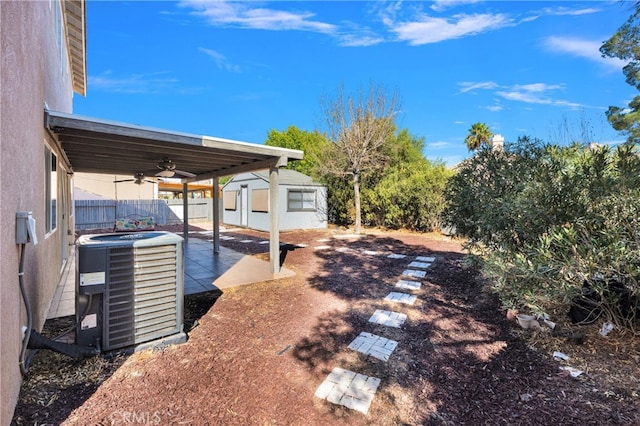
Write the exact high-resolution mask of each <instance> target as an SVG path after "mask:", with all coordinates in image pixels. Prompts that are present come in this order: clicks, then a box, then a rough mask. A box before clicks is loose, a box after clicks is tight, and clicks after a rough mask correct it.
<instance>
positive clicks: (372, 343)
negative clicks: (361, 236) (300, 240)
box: [315, 240, 436, 415]
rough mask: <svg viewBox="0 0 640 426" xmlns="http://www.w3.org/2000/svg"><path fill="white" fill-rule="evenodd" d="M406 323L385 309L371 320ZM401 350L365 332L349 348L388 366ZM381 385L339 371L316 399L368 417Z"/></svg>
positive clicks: (426, 260)
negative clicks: (395, 353) (390, 359)
mask: <svg viewBox="0 0 640 426" xmlns="http://www.w3.org/2000/svg"><path fill="white" fill-rule="evenodd" d="M318 241H321V240H318ZM324 241H328V240H324ZM329 248H331V247H330V246H317V247H315V249H316V250H326V249H329ZM336 251H339V252H347V251H350V249H348V248H338V249H336ZM362 253H363V254H369V255H377V254H378V252H376V251H370V250H363V251H362ZM387 257H388V258H391V259H404V258H406V255H404V254H401V253H391V254H389V255H388V256H387ZM435 260H436V259H435V257H433V256H418V257H416V259H415V260H414V261H412V262H411V263H409V265H408V267H409V268H420V269H426V268H429V267H430V266H431V264H432V263H433V262H435ZM402 275H405V276H408V277H413V278H424V277H425V275H426V271H424V270H417V269H405V270H404V271H403V272H402ZM395 286H396V287H397V288H401V289H405V290H409V291H411V290H420V289H421V287H422V283H420V282H418V281H410V280H402V279H401V280H398V282H397V283H396V285H395ZM417 297H418V296H416V295H414V294H407V293H400V292H393V291H392V292H390V293H389V294H388V295H387V296H386V297H385V298H384V301H386V302H398V303H402V304H407V305H413V304H414V303H415V301H416V299H417ZM406 320H407V315H406V314H404V313H401V312H393V311H386V310H382V309H377V310H376V311H375V312H374V313H373V315H372V316H371V318H369V322H370V323H373V324H379V325H384V326H387V327H393V328H401V327H402V325H403V324H404V322H405V321H406ZM397 346H398V342H397V341H395V340H391V339H387V338H386V337H383V336H378V335H375V334H371V333H368V332H366V331H363V332H361V333H360V334H359V335H358V337H356V338H355V339H354V340H353V341H352V342H351V343H350V344H349V346H348V348H349V349H351V350H353V351H356V352H360V353H362V354H364V355H369V356H372V357H374V358H377V359H379V360H381V361H385V362H387V361H389V357H390V356H391V354H392V353H393V351H394V350H395V348H396V347H397ZM379 385H380V379H378V378H376V377H369V376H365V375H364V374H359V373H357V372H354V371H349V370H345V369H342V368H339V367H336V368H334V369H333V370H332V371H331V373H330V374H329V375H328V376H327V378H326V379H325V380H324V381H323V382H322V383H321V384H320V386H319V387H318V389H317V390H316V393H315V396H316V397H317V398H321V399H325V400H327V401H329V402H331V403H333V404H338V405H343V406H345V407H347V408H350V409H353V410H357V411H359V412H361V413H362V414H365V415H366V414H367V413H368V412H369V407H370V406H371V403H372V402H373V398H374V396H375V393H376V390H377V389H378V386H379Z"/></svg>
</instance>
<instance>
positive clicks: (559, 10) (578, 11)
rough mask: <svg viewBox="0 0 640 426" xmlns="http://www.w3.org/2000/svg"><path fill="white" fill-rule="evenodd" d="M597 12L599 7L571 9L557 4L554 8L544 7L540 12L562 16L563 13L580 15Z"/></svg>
mask: <svg viewBox="0 0 640 426" xmlns="http://www.w3.org/2000/svg"><path fill="white" fill-rule="evenodd" d="M598 12H600V9H598V8H595V7H585V8H580V9H571V8H569V7H565V6H559V7H554V8H551V7H545V8H544V9H542V13H543V14H545V15H557V16H563V15H569V16H580V15H590V14H592V13H598Z"/></svg>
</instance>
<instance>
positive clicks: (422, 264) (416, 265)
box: [409, 262, 431, 269]
mask: <svg viewBox="0 0 640 426" xmlns="http://www.w3.org/2000/svg"><path fill="white" fill-rule="evenodd" d="M429 266H431V263H426V262H411V263H410V264H409V268H423V269H425V268H428V267H429Z"/></svg>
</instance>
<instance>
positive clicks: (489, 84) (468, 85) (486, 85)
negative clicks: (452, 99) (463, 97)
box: [458, 81, 498, 93]
mask: <svg viewBox="0 0 640 426" xmlns="http://www.w3.org/2000/svg"><path fill="white" fill-rule="evenodd" d="M458 86H460V87H461V89H460V91H459V92H458V93H467V92H471V91H473V90H478V89H485V90H492V89H495V88H497V87H498V84H497V83H495V82H493V81H483V82H478V83H475V82H470V81H462V82H460V83H458Z"/></svg>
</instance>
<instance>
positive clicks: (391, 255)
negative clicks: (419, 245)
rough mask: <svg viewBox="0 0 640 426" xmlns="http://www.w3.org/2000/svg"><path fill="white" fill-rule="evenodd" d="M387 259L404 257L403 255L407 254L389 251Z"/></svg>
mask: <svg viewBox="0 0 640 426" xmlns="http://www.w3.org/2000/svg"><path fill="white" fill-rule="evenodd" d="M387 257H388V258H389V259H404V258H405V257H407V255H405V254H397V253H391V254H390V255H389V256H387Z"/></svg>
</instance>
